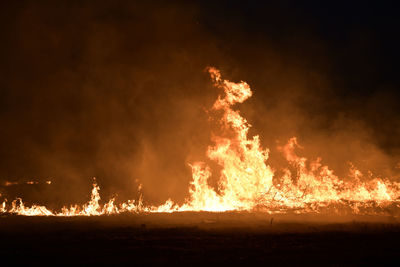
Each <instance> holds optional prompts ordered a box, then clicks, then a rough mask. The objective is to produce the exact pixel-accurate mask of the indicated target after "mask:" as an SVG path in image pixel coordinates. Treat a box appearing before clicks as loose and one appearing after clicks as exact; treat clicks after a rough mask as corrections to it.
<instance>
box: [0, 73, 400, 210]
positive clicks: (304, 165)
mask: <svg viewBox="0 0 400 267" xmlns="http://www.w3.org/2000/svg"><path fill="white" fill-rule="evenodd" d="M208 72H209V73H210V75H211V78H212V79H213V82H214V85H215V86H216V87H218V88H221V89H223V91H224V95H223V96H219V97H218V99H217V101H216V102H215V103H214V105H213V107H212V110H213V111H215V113H216V114H222V115H221V118H220V123H221V124H220V125H221V129H220V131H219V133H214V135H213V138H212V142H213V145H211V146H210V147H209V148H208V151H207V156H208V158H209V159H211V160H213V161H215V162H216V163H217V164H219V165H220V166H221V167H222V171H221V173H220V178H219V184H218V190H216V189H214V188H213V187H211V186H209V184H208V179H209V178H210V177H211V168H210V167H209V166H207V165H206V164H205V163H203V162H195V163H193V164H191V168H192V182H191V186H190V188H189V193H190V196H189V198H188V199H187V200H186V201H185V203H184V204H182V205H178V204H175V203H174V202H173V201H172V200H170V199H169V200H167V201H166V202H165V203H164V204H163V205H160V206H146V205H144V204H143V199H142V196H140V198H139V200H138V201H134V200H129V201H127V202H125V203H122V204H118V205H117V204H115V200H114V199H111V200H109V201H108V202H107V203H106V204H104V205H100V204H99V201H100V195H99V189H100V188H99V187H98V186H97V184H96V183H94V184H93V190H92V195H91V199H90V201H89V202H88V203H87V204H84V205H82V206H77V205H75V206H71V207H63V208H62V210H61V212H54V211H50V210H49V209H47V208H46V207H44V206H38V205H33V206H31V207H25V205H24V204H23V202H22V200H21V199H18V200H14V201H13V202H12V203H11V207H7V203H6V202H3V204H2V205H1V207H0V212H8V213H15V214H19V215H45V216H49V215H52V216H91V215H104V214H118V213H123V212H174V211H218V212H220V211H229V210H246V211H254V210H260V211H265V212H269V213H274V212H289V211H291V212H297V213H303V212H324V211H325V212H339V213H340V212H351V213H356V214H371V213H372V214H377V213H382V212H385V209H389V208H397V209H398V208H399V207H400V206H399V200H400V183H396V182H391V181H389V180H387V179H381V178H378V177H376V178H374V179H370V180H369V181H366V182H363V181H361V179H360V178H361V177H362V176H363V174H362V173H361V172H360V171H359V170H357V169H356V168H355V167H352V168H351V169H350V170H349V173H350V174H349V178H351V179H350V180H348V179H347V180H346V181H345V180H344V179H339V177H337V176H336V175H335V174H334V172H333V171H332V170H330V169H329V168H328V167H327V166H323V165H322V164H321V159H317V160H316V161H311V162H310V161H308V160H307V159H306V158H304V157H301V156H298V155H297V154H296V153H295V148H296V147H299V145H298V143H297V139H296V138H295V137H293V138H291V139H290V140H289V141H288V143H287V144H286V145H285V146H283V147H280V148H279V150H280V151H281V152H282V153H283V155H284V156H285V158H286V160H287V161H288V163H289V164H290V165H291V167H293V169H294V170H296V173H295V174H293V173H292V172H291V171H290V170H289V169H285V170H284V171H283V173H284V174H283V175H282V176H281V177H276V175H274V172H273V170H272V168H271V167H270V166H269V165H267V160H268V156H269V155H268V152H269V151H268V149H263V148H262V147H261V145H260V140H259V136H257V135H256V136H252V137H249V136H248V131H249V128H250V127H251V126H250V124H249V123H248V122H247V121H246V119H245V118H243V117H242V116H241V115H240V113H239V111H237V110H234V109H233V106H234V105H235V104H238V103H242V102H244V101H245V100H246V99H248V98H249V97H251V96H252V91H251V89H250V87H249V85H248V84H247V83H245V82H240V83H233V82H230V81H227V80H224V79H222V78H221V74H220V72H219V71H218V70H217V69H215V68H209V69H208ZM47 183H48V184H50V183H51V182H50V181H49V182H47Z"/></svg>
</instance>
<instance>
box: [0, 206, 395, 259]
mask: <svg viewBox="0 0 400 267" xmlns="http://www.w3.org/2000/svg"><path fill="white" fill-rule="evenodd" d="M0 235H1V243H0V257H1V261H2V262H3V263H7V264H29V265H33V264H41V265H59V264H84V265H90V264H96V265H98V264H107V265H111V264H112V265H116V264H119V265H136V264H143V263H175V264H186V263H187V264H190V265H200V264H203V263H214V264H218V265H221V264H223V263H227V262H230V263H235V264H243V265H245V264H249V263H252V264H258V263H265V264H271V265H272V264H274V265H275V264H279V265H310V264H314V265H369V264H371V265H382V264H389V263H391V264H393V265H395V264H396V265H397V264H398V263H399V257H398V249H399V248H398V242H399V240H400V223H398V222H397V221H396V220H395V219H394V218H389V217H379V218H378V217H366V216H364V217H341V218H335V217H327V216H323V217H321V216H320V217H318V216H294V215H291V216H285V215H279V216H278V215H274V216H271V215H268V214H262V213H260V214H252V213H177V214H140V215H132V214H131V215H118V216H102V217H72V218H61V217H59V218H57V217H22V216H11V215H5V216H2V217H1V218H0Z"/></svg>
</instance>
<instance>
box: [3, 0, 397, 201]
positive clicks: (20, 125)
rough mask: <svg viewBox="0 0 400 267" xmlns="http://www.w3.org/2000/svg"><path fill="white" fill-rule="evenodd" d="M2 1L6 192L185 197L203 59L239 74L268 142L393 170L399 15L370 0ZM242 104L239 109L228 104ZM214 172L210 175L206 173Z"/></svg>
mask: <svg viewBox="0 0 400 267" xmlns="http://www.w3.org/2000/svg"><path fill="white" fill-rule="evenodd" d="M166 2H167V1H86V2H84V3H82V1H3V2H2V3H1V4H0V10H1V11H0V12H1V15H0V31H1V42H0V58H1V60H0V125H1V127H0V140H1V145H0V183H2V184H3V183H4V182H5V181H16V182H24V181H29V180H36V181H40V182H44V181H46V180H51V181H52V182H53V183H52V184H51V185H36V186H35V185H29V186H28V185H26V186H9V187H5V186H1V187H0V193H1V194H2V195H3V196H6V197H8V198H9V199H12V198H14V197H16V196H23V197H24V198H25V199H28V201H29V200H31V201H35V202H41V203H54V204H64V203H76V202H83V201H86V200H87V197H88V195H89V193H90V188H91V183H92V177H96V178H97V181H98V183H99V185H100V186H101V188H102V193H104V196H105V197H108V196H112V195H115V194H117V195H118V197H120V198H121V199H127V198H134V197H136V196H137V186H138V184H139V183H141V184H143V194H144V196H145V199H147V200H148V201H149V202H150V203H161V202H163V201H165V200H166V199H167V198H169V197H171V198H173V199H174V200H177V201H183V199H184V198H185V197H187V196H188V185H189V182H190V178H191V172H190V168H189V167H188V163H190V162H194V161H197V160H205V161H206V158H205V151H206V149H207V146H208V145H209V144H210V141H209V139H210V132H211V131H212V127H213V126H212V123H210V121H209V120H208V115H207V112H206V110H207V109H209V108H210V107H211V106H212V104H213V101H215V99H216V97H217V95H218V93H220V92H219V91H218V89H216V88H213V87H212V84H211V82H210V79H209V77H208V76H207V74H206V72H205V71H204V69H205V68H206V67H207V66H215V67H217V68H219V69H220V70H221V72H222V74H223V75H224V77H225V78H226V79H230V80H233V81H240V80H243V81H246V82H248V83H249V84H250V86H251V87H252V89H253V91H254V95H253V97H252V98H251V99H250V100H248V101H246V102H245V103H244V104H242V105H240V110H241V112H242V114H243V115H244V116H245V117H246V118H247V119H248V121H249V122H250V124H252V125H253V128H252V130H251V134H259V135H260V137H261V139H262V143H263V145H264V146H266V147H269V148H270V149H271V162H270V163H271V165H274V168H276V169H277V171H279V168H280V164H284V163H282V162H281V158H280V156H279V153H278V152H277V151H276V146H277V145H280V144H284V143H285V142H286V141H287V140H288V138H290V137H292V136H297V137H298V139H299V142H300V144H301V145H302V146H303V147H304V149H303V150H302V151H300V152H301V153H302V155H306V156H307V157H310V158H312V159H315V158H316V157H318V156H321V157H322V158H323V160H324V161H323V163H325V164H328V165H329V166H331V168H332V169H334V170H335V172H336V173H337V174H339V175H340V174H344V173H345V172H346V170H348V167H349V162H352V163H354V164H355V165H356V166H359V167H360V168H361V169H362V170H372V171H373V172H374V173H376V174H377V175H380V176H383V177H388V178H390V179H392V180H399V177H400V173H399V169H398V167H399V165H398V164H399V162H400V159H399V156H400V138H399V136H400V101H399V99H400V90H399V88H400V78H399V61H400V52H399V47H400V37H399V36H400V35H399V28H400V16H398V8H397V7H396V6H395V4H394V3H395V2H394V1H393V2H388V1H379V2H378V1H375V2H374V3H364V2H361V1H360V2H358V1H354V2H353V1H352V2H351V4H349V3H348V2H347V1H343V2H342V1H329V3H327V1H301V3H300V1H275V3H272V2H268V3H265V2H267V1H232V0H231V1H191V2H189V1H182V2H180V1H168V3H166ZM238 108H239V107H238ZM211 183H213V181H211Z"/></svg>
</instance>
